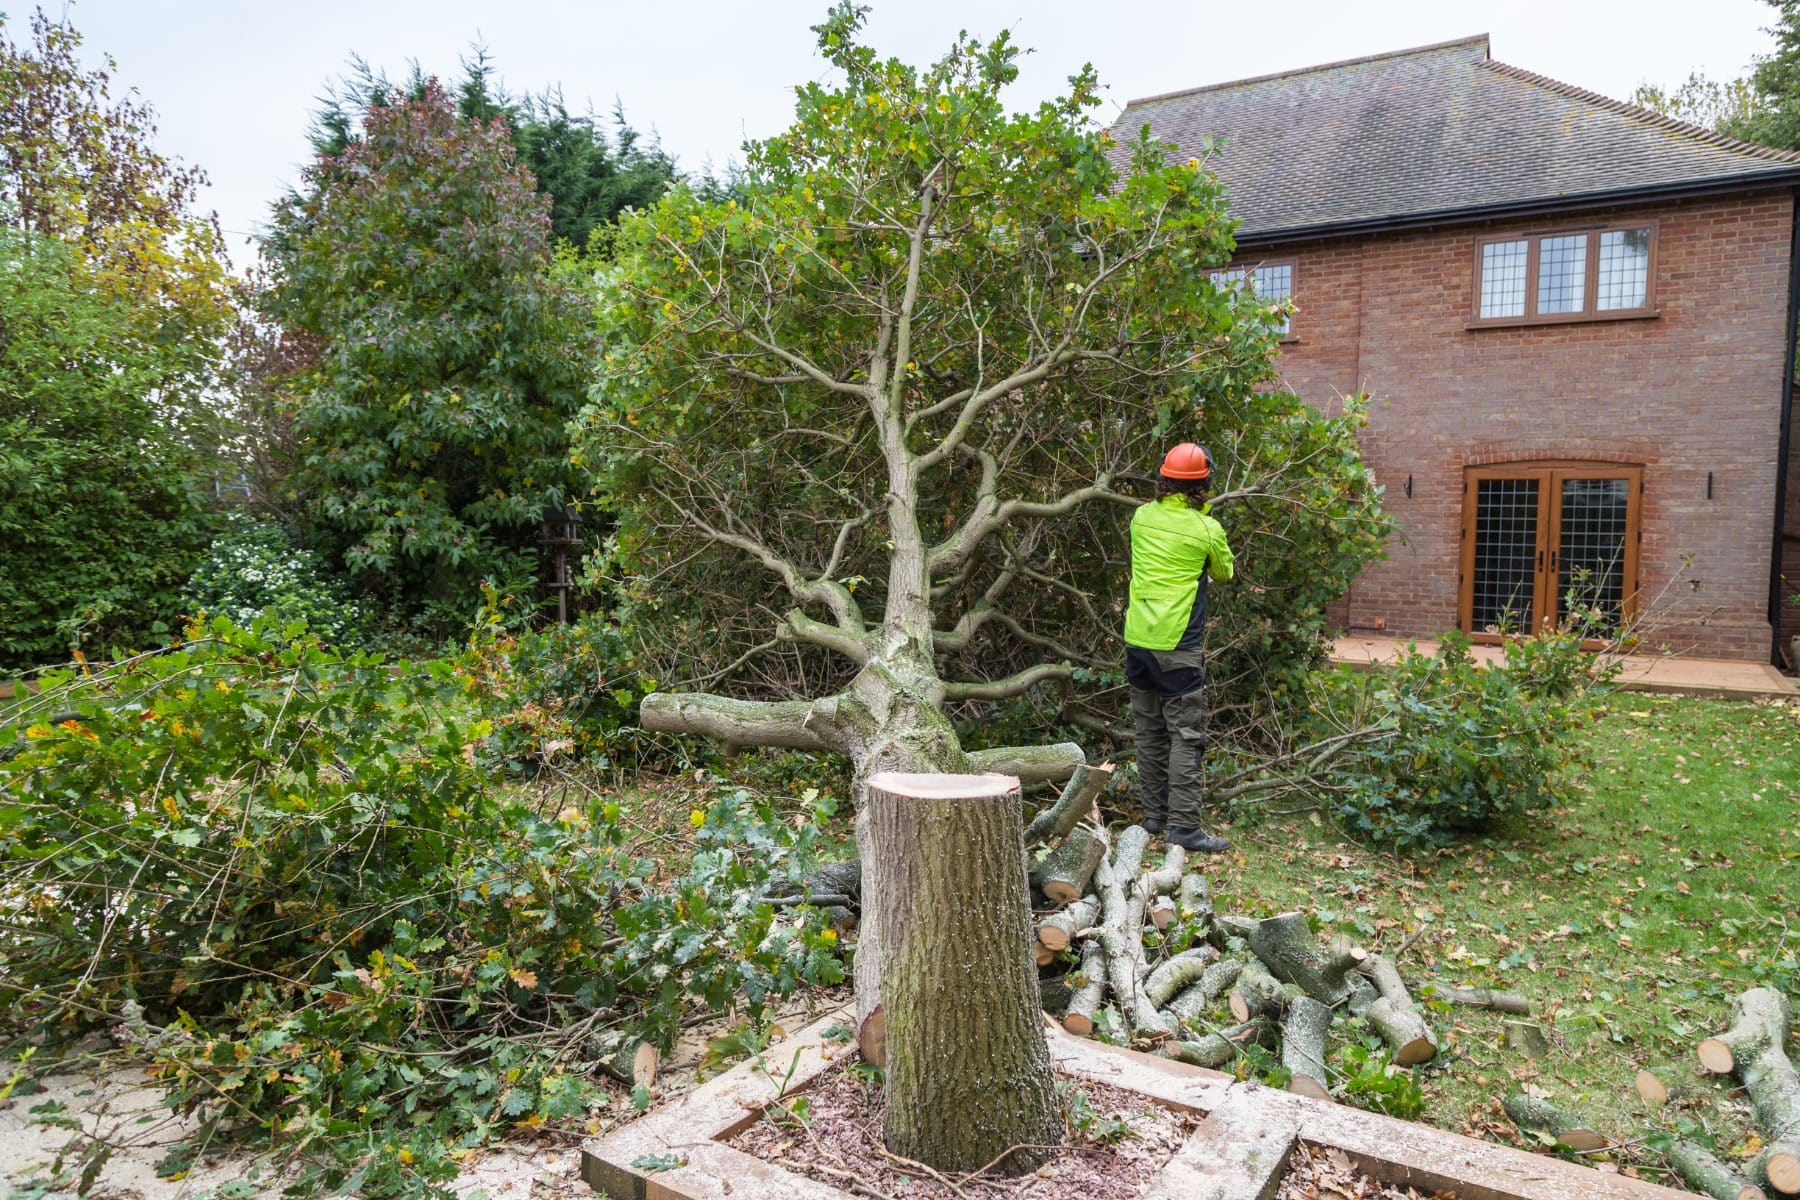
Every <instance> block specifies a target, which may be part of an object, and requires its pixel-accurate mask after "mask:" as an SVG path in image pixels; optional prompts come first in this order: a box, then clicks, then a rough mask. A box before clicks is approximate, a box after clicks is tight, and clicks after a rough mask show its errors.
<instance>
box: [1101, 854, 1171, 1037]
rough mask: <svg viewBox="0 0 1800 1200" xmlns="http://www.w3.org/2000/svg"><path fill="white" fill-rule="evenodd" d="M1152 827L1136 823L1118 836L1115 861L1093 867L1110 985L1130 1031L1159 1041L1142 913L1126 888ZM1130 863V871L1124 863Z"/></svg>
mask: <svg viewBox="0 0 1800 1200" xmlns="http://www.w3.org/2000/svg"><path fill="white" fill-rule="evenodd" d="M1149 840H1150V834H1149V831H1147V830H1146V829H1144V827H1143V826H1141V825H1133V826H1131V827H1130V828H1129V829H1127V830H1126V831H1125V832H1124V833H1122V834H1120V835H1119V844H1118V848H1117V849H1116V850H1115V851H1114V854H1113V858H1112V860H1111V861H1103V862H1101V864H1100V869H1099V870H1098V871H1096V872H1094V887H1095V890H1096V891H1097V892H1098V893H1099V894H1100V925H1099V931H1100V945H1101V947H1102V949H1104V950H1105V952H1106V975H1107V985H1108V986H1109V987H1111V988H1112V992H1113V1000H1114V1003H1115V1004H1116V1005H1117V1006H1118V1010H1119V1015H1120V1016H1122V1017H1124V1018H1125V1024H1126V1026H1127V1027H1128V1029H1129V1030H1130V1033H1131V1036H1132V1037H1133V1038H1134V1039H1138V1040H1144V1039H1149V1040H1160V1039H1162V1038H1166V1037H1168V1036H1169V1027H1168V1025H1166V1024H1165V1023H1164V1022H1163V1018H1162V1014H1160V1013H1158V1012H1157V1011H1156V1006H1155V1005H1154V1004H1152V1003H1150V999H1149V997H1147V996H1145V995H1144V975H1145V963H1144V925H1143V920H1144V914H1143V909H1141V908H1135V914H1136V917H1135V919H1132V914H1133V912H1134V907H1135V906H1134V904H1133V901H1132V899H1131V898H1130V897H1129V896H1128V895H1127V893H1126V890H1125V889H1126V887H1127V886H1129V885H1130V884H1132V883H1134V882H1135V881H1136V879H1137V874H1136V872H1137V868H1138V866H1139V865H1140V864H1141V863H1142V861H1143V855H1144V847H1145V846H1146V845H1147V844H1148V843H1149ZM1126 867H1129V868H1131V872H1132V873H1131V874H1129V875H1127V874H1126V873H1125V868H1126Z"/></svg>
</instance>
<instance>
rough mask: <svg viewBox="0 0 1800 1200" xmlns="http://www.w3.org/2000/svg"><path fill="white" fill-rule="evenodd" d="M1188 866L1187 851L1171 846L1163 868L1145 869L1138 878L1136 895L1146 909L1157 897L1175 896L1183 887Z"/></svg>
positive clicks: (1165, 856) (1166, 854)
mask: <svg viewBox="0 0 1800 1200" xmlns="http://www.w3.org/2000/svg"><path fill="white" fill-rule="evenodd" d="M1186 866H1187V851H1186V850H1184V849H1182V848H1181V847H1180V846H1170V847H1169V849H1168V851H1167V852H1166V853H1165V854H1164V855H1163V861H1162V866H1160V867H1157V868H1156V869H1155V870H1150V869H1148V868H1146V869H1145V871H1144V873H1143V874H1141V875H1139V876H1138V881H1137V887H1136V889H1135V890H1136V893H1137V897H1138V899H1139V900H1140V901H1141V902H1142V904H1143V906H1144V907H1145V908H1149V906H1150V901H1151V900H1152V899H1154V898H1155V897H1157V896H1169V895H1173V894H1174V892H1175V889H1176V888H1178V887H1180V886H1181V878H1182V875H1181V872H1182V869H1183V868H1184V867H1186Z"/></svg>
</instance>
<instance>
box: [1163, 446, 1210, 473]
mask: <svg viewBox="0 0 1800 1200" xmlns="http://www.w3.org/2000/svg"><path fill="white" fill-rule="evenodd" d="M1162 474H1163V477H1164V478H1166V479H1205V478H1207V477H1208V476H1210V475H1211V474H1212V453H1211V452H1210V451H1209V450H1207V448H1206V447H1205V446H1196V445H1194V443H1192V442H1183V443H1181V445H1179V446H1177V447H1175V448H1174V449H1173V450H1171V451H1169V452H1168V453H1167V454H1165V455H1164V456H1163V460H1162Z"/></svg>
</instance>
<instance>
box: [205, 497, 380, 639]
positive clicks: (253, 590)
mask: <svg viewBox="0 0 1800 1200" xmlns="http://www.w3.org/2000/svg"><path fill="white" fill-rule="evenodd" d="M187 603H188V609H189V611H190V612H194V613H205V614H207V615H208V616H223V617H229V618H230V619H231V620H232V621H233V622H235V623H236V624H238V625H242V626H245V627H248V626H249V625H250V624H251V623H252V622H254V621H255V620H256V619H257V618H258V617H260V616H262V615H263V614H264V613H268V614H270V615H272V616H274V617H275V618H276V619H278V620H280V621H283V622H288V621H304V622H305V623H306V627H307V629H308V630H309V631H310V632H311V633H312V635H313V636H314V637H316V638H319V639H320V640H322V641H326V642H339V643H341V642H355V641H359V640H360V639H361V638H362V637H363V635H364V634H365V633H366V631H367V624H368V622H367V620H366V619H365V614H364V613H363V612H362V610H361V609H360V608H359V607H357V605H356V602H355V601H354V600H353V599H352V598H351V595H350V590H349V588H348V587H347V586H346V585H345V583H344V581H343V579H342V578H340V577H339V576H337V575H334V574H333V573H332V571H331V569H330V567H329V565H328V564H327V563H326V562H325V561H324V560H323V559H322V558H320V557H319V556H318V555H317V554H315V553H313V552H312V551H311V550H306V549H303V548H302V547H300V546H298V545H296V544H295V543H294V540H293V538H292V537H291V536H289V534H288V532H287V530H286V529H284V528H283V527H282V526H280V525H278V524H276V523H275V522H273V521H259V520H257V519H256V518H255V517H252V516H250V515H249V514H248V513H233V514H232V515H231V517H230V524H229V526H228V527H227V529H226V531H225V533H224V534H223V535H221V536H220V537H219V538H217V539H216V540H215V541H214V542H213V544H212V549H211V550H209V551H208V552H207V556H206V561H205V562H203V563H201V564H200V567H199V569H198V570H196V571H195V572H194V574H193V577H192V578H190V579H189V580H188V585H187Z"/></svg>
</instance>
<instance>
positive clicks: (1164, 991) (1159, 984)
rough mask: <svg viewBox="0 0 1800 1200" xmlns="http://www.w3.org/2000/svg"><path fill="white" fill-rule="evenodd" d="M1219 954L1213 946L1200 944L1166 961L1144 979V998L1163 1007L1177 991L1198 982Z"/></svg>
mask: <svg viewBox="0 0 1800 1200" xmlns="http://www.w3.org/2000/svg"><path fill="white" fill-rule="evenodd" d="M1218 956H1219V952H1218V951H1217V950H1214V949H1213V948H1212V947H1211V946H1198V947H1196V948H1194V949H1192V950H1184V951H1182V952H1181V953H1180V954H1177V955H1175V956H1174V957H1173V958H1170V959H1168V960H1166V961H1164V962H1163V963H1162V964H1161V965H1159V966H1158V967H1157V968H1156V970H1154V971H1152V972H1150V975H1149V977H1148V978H1147V979H1145V980H1144V998H1145V999H1147V1000H1149V1001H1150V1003H1152V1004H1154V1005H1155V1006H1156V1007H1158V1008H1161V1007H1162V1006H1163V1005H1165V1004H1167V1003H1168V1002H1169V999H1170V997H1172V996H1174V995H1175V993H1176V992H1179V991H1180V990H1181V989H1182V988H1184V987H1186V986H1188V985H1189V984H1190V983H1196V982H1198V981H1199V979H1200V977H1201V976H1202V975H1204V974H1205V973H1206V968H1207V967H1208V966H1210V965H1211V964H1212V961H1213V959H1215V958H1217V957H1218Z"/></svg>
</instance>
